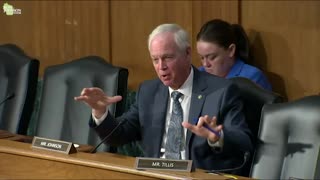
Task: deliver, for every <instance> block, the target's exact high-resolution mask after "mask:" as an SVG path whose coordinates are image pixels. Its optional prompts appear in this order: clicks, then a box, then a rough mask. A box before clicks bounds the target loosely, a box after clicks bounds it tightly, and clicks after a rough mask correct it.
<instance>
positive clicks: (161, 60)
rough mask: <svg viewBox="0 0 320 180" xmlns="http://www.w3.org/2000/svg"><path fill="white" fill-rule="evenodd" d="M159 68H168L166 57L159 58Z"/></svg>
mask: <svg viewBox="0 0 320 180" xmlns="http://www.w3.org/2000/svg"><path fill="white" fill-rule="evenodd" d="M159 68H160V69H166V68H167V63H166V61H165V60H164V59H160V60H159Z"/></svg>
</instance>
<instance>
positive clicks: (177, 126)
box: [165, 91, 184, 159]
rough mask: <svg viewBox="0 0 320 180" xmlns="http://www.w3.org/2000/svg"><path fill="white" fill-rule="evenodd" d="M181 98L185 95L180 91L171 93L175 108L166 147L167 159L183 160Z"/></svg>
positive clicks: (173, 107)
mask: <svg viewBox="0 0 320 180" xmlns="http://www.w3.org/2000/svg"><path fill="white" fill-rule="evenodd" d="M181 96H183V94H182V93H180V92H178V91H173V92H172V93H171V97H172V98H173V106H172V113H171V118H170V122H169V128H168V133H167V142H166V145H165V157H166V158H167V159H181V154H180V153H181V150H182V144H183V141H184V138H183V127H182V125H181V123H182V121H183V111H182V107H181V104H180V102H179V98H180V97H181Z"/></svg>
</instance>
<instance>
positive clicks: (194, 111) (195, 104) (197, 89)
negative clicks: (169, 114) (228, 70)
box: [186, 68, 207, 158]
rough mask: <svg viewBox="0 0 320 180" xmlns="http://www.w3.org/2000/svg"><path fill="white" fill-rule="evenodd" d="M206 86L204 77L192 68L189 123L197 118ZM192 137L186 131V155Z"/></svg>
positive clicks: (192, 122)
mask: <svg viewBox="0 0 320 180" xmlns="http://www.w3.org/2000/svg"><path fill="white" fill-rule="evenodd" d="M206 88H207V84H206V83H205V80H204V79H201V75H200V72H199V71H198V70H197V69H195V68H194V77H193V86H192V96H191V104H190V111H189V120H188V121H189V123H191V124H195V122H194V119H198V118H199V116H200V114H201V110H202V106H203V103H204V101H205V98H206V94H205V89H206ZM192 137H193V133H192V132H191V131H189V130H188V131H187V137H186V144H187V146H188V148H186V157H187V158H190V157H189V154H190V153H189V148H190V139H191V138H192Z"/></svg>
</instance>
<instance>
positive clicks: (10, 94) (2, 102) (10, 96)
mask: <svg viewBox="0 0 320 180" xmlns="http://www.w3.org/2000/svg"><path fill="white" fill-rule="evenodd" d="M13 97H14V93H9V94H8V95H7V96H6V97H5V98H4V99H3V100H2V101H1V102H0V105H2V104H4V103H5V102H7V101H8V100H9V99H12V98H13Z"/></svg>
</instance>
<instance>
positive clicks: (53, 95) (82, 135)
mask: <svg viewBox="0 0 320 180" xmlns="http://www.w3.org/2000/svg"><path fill="white" fill-rule="evenodd" d="M127 81H128V70H127V69H125V68H121V67H115V66H113V65H111V64H109V63H108V62H106V61H105V60H104V59H102V58H100V57H97V56H88V57H84V58H81V59H77V60H74V61H71V62H69V63H65V64H61V65H56V66H51V67H48V68H47V69H46V70H45V73H44V78H43V88H42V94H41V99H40V109H39V118H38V120H37V122H36V123H35V132H34V135H35V136H40V137H46V138H51V139H59V140H63V141H69V142H74V143H79V144H89V145H92V146H96V145H97V144H98V143H99V142H100V138H99V137H98V136H97V135H96V133H95V132H94V131H93V130H92V129H91V128H90V127H89V125H88V123H89V118H90V116H91V109H90V108H89V107H88V106H87V105H85V104H84V103H82V102H77V101H75V100H74V97H75V96H79V95H80V93H81V90H82V89H83V88H85V87H99V88H101V89H103V90H104V92H106V93H107V94H108V95H111V96H113V95H121V96H122V97H123V100H122V101H120V102H118V103H117V104H114V105H112V106H111V107H110V109H109V110H110V112H111V113H112V114H114V115H115V116H119V115H121V114H122V113H123V111H124V110H125V101H126V92H127V83H128V82H127ZM98 151H109V147H107V146H105V145H104V146H101V148H99V149H98Z"/></svg>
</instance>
